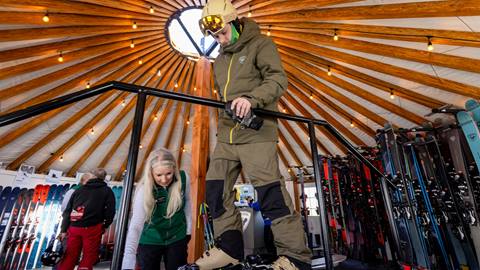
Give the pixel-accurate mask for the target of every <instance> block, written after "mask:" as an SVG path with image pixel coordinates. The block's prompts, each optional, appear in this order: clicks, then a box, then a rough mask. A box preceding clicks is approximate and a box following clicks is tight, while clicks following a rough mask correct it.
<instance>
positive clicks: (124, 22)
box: [0, 11, 169, 28]
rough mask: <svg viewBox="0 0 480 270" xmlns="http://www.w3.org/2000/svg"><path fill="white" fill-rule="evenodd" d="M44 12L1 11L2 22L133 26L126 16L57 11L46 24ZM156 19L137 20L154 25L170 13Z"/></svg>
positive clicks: (163, 20)
mask: <svg viewBox="0 0 480 270" xmlns="http://www.w3.org/2000/svg"><path fill="white" fill-rule="evenodd" d="M44 15H45V13H44V12H20V11H18V12H14V11H0V24H13V25H35V26H41V27H59V26H77V25H84V26H87V25H91V26H95V25H96V26H128V27H130V28H131V26H132V21H131V20H129V19H124V18H113V17H102V16H92V15H84V14H65V13H56V14H50V15H49V18H50V20H49V22H48V24H46V23H45V22H44V21H43V20H42V18H43V16H44ZM157 17H158V19H156V20H141V19H139V20H135V22H136V23H137V24H138V25H139V26H146V25H148V26H154V25H157V26H158V25H159V24H160V23H165V22H166V21H167V19H168V17H169V16H168V15H163V14H162V15H161V16H157Z"/></svg>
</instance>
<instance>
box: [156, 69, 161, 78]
mask: <svg viewBox="0 0 480 270" xmlns="http://www.w3.org/2000/svg"><path fill="white" fill-rule="evenodd" d="M157 76H158V77H160V76H162V71H161V70H160V69H158V71H157Z"/></svg>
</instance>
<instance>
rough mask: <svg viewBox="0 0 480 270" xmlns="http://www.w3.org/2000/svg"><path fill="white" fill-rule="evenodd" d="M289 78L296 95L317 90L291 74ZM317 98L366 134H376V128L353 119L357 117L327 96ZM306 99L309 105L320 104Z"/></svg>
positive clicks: (313, 106)
mask: <svg viewBox="0 0 480 270" xmlns="http://www.w3.org/2000/svg"><path fill="white" fill-rule="evenodd" d="M288 78H289V80H290V85H291V86H292V87H291V88H290V90H291V91H290V92H291V93H295V95H297V96H298V95H303V96H305V97H307V96H306V93H310V92H312V93H313V92H314V91H315V90H314V89H313V88H311V87H310V86H309V85H307V84H305V83H303V82H302V81H300V80H297V79H296V78H294V77H293V76H291V75H289V76H288ZM316 98H318V100H320V102H321V103H323V104H324V105H326V106H327V107H328V108H329V109H330V110H332V111H334V112H335V113H337V114H338V115H340V116H342V117H343V118H344V119H346V120H347V121H350V122H353V123H354V124H355V125H356V126H357V127H358V128H359V129H360V130H361V131H363V132H365V133H366V134H368V135H370V136H371V137H374V136H375V134H376V132H375V130H373V129H372V128H371V127H369V126H367V125H366V124H364V123H363V122H362V121H359V120H353V119H355V117H354V116H353V115H351V114H350V113H349V112H347V111H346V110H344V109H343V108H342V107H340V106H338V105H337V104H335V102H333V101H331V100H330V99H328V98H325V97H324V96H322V95H320V96H316ZM305 101H308V102H309V103H307V104H309V105H310V104H311V105H310V106H311V107H312V108H317V107H318V106H315V105H314V103H313V102H311V101H310V100H309V99H305V100H304V102H305Z"/></svg>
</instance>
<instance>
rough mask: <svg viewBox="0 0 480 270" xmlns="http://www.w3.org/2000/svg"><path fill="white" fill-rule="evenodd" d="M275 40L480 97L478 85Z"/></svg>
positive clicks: (407, 78)
mask: <svg viewBox="0 0 480 270" xmlns="http://www.w3.org/2000/svg"><path fill="white" fill-rule="evenodd" d="M275 42H277V43H279V44H281V45H283V46H285V47H290V48H294V49H297V50H307V51H309V52H311V53H315V54H317V55H319V56H322V57H327V58H331V59H334V60H337V61H340V62H344V63H347V64H351V65H355V66H359V67H363V68H366V69H370V70H374V71H377V72H380V73H384V74H388V75H391V76H395V77H398V78H401V79H404V80H408V81H413V82H416V83H420V84H423V85H428V86H431V87H435V88H438V89H442V90H446V91H448V92H452V93H456V94H460V95H464V96H469V97H473V98H477V99H478V98H480V87H477V86H473V85H468V84H463V83H459V82H456V81H452V80H448V79H444V78H438V77H435V76H431V75H428V74H425V73H421V72H418V71H415V70H411V69H407V68H402V67H398V66H394V65H390V64H386V63H382V62H379V61H375V60H370V59H367V58H363V57H360V56H356V55H353V54H348V53H344V52H339V51H336V50H333V49H329V48H326V47H321V46H317V45H314V44H308V43H305V42H298V41H294V40H289V39H279V38H275Z"/></svg>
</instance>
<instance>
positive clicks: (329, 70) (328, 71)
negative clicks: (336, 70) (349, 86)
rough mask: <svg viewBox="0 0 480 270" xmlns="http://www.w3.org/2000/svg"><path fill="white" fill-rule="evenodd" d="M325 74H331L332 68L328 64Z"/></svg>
mask: <svg viewBox="0 0 480 270" xmlns="http://www.w3.org/2000/svg"><path fill="white" fill-rule="evenodd" d="M327 75H328V76H332V70H331V69H330V66H328V69H327Z"/></svg>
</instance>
